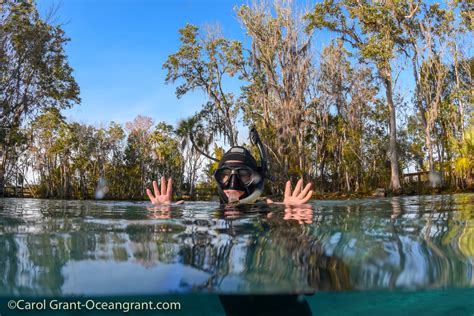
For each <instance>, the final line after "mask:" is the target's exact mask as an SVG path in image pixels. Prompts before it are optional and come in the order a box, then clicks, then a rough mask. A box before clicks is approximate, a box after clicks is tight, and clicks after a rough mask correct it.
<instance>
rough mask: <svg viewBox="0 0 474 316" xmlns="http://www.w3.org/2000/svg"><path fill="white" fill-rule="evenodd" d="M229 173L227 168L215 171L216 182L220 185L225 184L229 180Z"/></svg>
mask: <svg viewBox="0 0 474 316" xmlns="http://www.w3.org/2000/svg"><path fill="white" fill-rule="evenodd" d="M231 173H232V170H231V169H228V168H223V169H218V170H217V171H216V180H217V181H218V182H219V183H221V184H226V183H227V182H228V181H229V179H230V175H231Z"/></svg>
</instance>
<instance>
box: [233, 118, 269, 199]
mask: <svg viewBox="0 0 474 316" xmlns="http://www.w3.org/2000/svg"><path fill="white" fill-rule="evenodd" d="M249 138H250V142H251V143H252V144H253V145H254V146H257V148H258V152H259V154H260V167H259V168H258V169H260V176H261V181H260V182H259V185H258V186H257V187H256V188H255V190H254V191H253V193H251V194H250V195H249V196H247V197H245V198H243V199H241V200H239V204H251V203H255V201H256V200H257V199H258V198H259V197H260V196H261V195H262V192H263V185H264V180H265V178H266V177H268V176H267V173H268V164H267V151H266V149H265V147H264V146H263V143H262V141H261V140H260V135H258V132H257V129H256V128H255V127H252V128H251V129H250V132H249Z"/></svg>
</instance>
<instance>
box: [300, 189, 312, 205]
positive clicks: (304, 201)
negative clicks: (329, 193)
mask: <svg viewBox="0 0 474 316" xmlns="http://www.w3.org/2000/svg"><path fill="white" fill-rule="evenodd" d="M312 196H313V190H311V191H309V192H308V194H307V195H306V196H305V198H304V199H302V200H301V204H304V203H306V202H308V201H309V199H311V197H312Z"/></svg>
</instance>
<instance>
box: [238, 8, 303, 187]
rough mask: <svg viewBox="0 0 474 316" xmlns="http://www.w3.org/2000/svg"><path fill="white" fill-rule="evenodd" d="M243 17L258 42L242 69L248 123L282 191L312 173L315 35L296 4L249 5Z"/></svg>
mask: <svg viewBox="0 0 474 316" xmlns="http://www.w3.org/2000/svg"><path fill="white" fill-rule="evenodd" d="M237 15H238V17H239V20H240V22H241V23H242V25H243V27H244V29H245V31H246V33H247V35H249V36H250V37H251V39H252V43H251V50H250V51H249V55H248V56H247V58H246V63H245V64H241V65H240V66H241V68H240V73H241V78H242V79H245V80H246V81H247V82H248V85H246V86H244V87H243V88H242V91H243V96H242V99H241V104H242V108H243V111H244V115H245V119H246V121H247V122H248V123H249V124H251V125H256V127H257V128H258V129H259V130H260V131H261V134H262V135H261V137H262V139H263V141H264V143H265V144H266V145H267V146H268V148H269V153H270V159H271V160H272V165H273V168H272V172H273V173H276V174H277V175H279V177H278V178H280V181H279V183H278V184H277V185H276V187H277V188H278V189H281V188H282V187H283V183H284V181H285V180H286V179H287V178H288V176H295V177H296V176H298V177H304V176H306V173H307V165H308V160H307V157H308V151H307V148H306V146H305V144H306V139H307V129H308V126H309V122H308V120H307V111H308V107H309V104H310V100H309V98H308V89H309V86H310V82H311V71H312V63H311V59H312V54H311V35H307V34H305V33H304V30H303V29H302V27H301V26H302V25H303V15H302V14H301V13H299V12H297V11H296V10H295V11H294V6H293V3H292V2H291V1H290V2H284V1H275V2H274V3H273V5H272V6H266V5H265V4H264V3H263V2H262V3H260V4H254V5H253V6H251V7H250V6H247V5H243V6H241V7H240V8H238V10H237Z"/></svg>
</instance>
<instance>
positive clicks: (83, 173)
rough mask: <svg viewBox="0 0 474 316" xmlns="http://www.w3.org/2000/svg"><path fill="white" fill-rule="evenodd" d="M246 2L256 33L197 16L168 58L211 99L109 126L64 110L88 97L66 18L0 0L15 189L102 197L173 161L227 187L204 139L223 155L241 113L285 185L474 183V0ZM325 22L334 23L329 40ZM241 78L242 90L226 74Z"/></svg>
mask: <svg viewBox="0 0 474 316" xmlns="http://www.w3.org/2000/svg"><path fill="white" fill-rule="evenodd" d="M235 12H236V16H237V18H238V20H239V22H240V23H241V26H242V28H243V30H244V31H245V34H246V36H248V38H249V45H248V46H246V45H244V43H243V42H240V41H237V40H232V39H228V38H226V37H225V36H224V35H223V34H222V33H221V32H220V30H219V28H218V27H209V28H207V29H206V30H205V31H202V30H201V29H199V28H198V27H197V26H195V25H190V24H188V25H185V26H184V27H183V28H181V29H180V30H179V36H180V46H179V47H178V48H177V50H176V52H175V53H174V54H172V55H170V56H169V57H168V59H167V60H166V61H165V62H164V65H163V68H164V69H165V71H166V72H167V77H166V82H167V83H176V84H178V86H177V88H176V95H177V97H178V98H179V97H181V96H183V95H185V94H187V93H190V92H192V91H198V90H199V91H202V92H204V93H205V95H206V97H207V100H206V102H205V104H203V106H202V109H201V110H200V111H199V112H198V113H196V114H195V115H194V116H193V117H190V118H183V120H182V121H181V122H180V123H179V124H178V125H177V126H172V125H169V124H167V123H165V122H158V123H155V122H153V120H152V119H151V118H149V117H145V116H137V117H136V118H135V119H134V120H133V121H131V122H128V123H126V124H124V125H121V124H118V123H111V124H110V125H109V126H107V127H94V126H90V125H86V124H80V123H77V122H68V121H66V120H65V118H64V117H63V116H62V115H61V109H64V108H68V107H72V106H73V105H75V104H78V103H80V99H79V87H78V85H77V83H76V82H75V80H74V78H73V76H72V69H71V67H70V66H69V64H68V62H67V56H66V55H65V52H64V45H65V43H66V42H67V41H68V39H67V38H66V36H65V34H64V32H63V31H62V30H61V28H60V27H59V26H54V25H51V23H49V22H48V20H47V19H46V20H43V19H41V18H40V16H39V14H38V12H37V11H36V8H35V5H34V3H32V2H31V1H26V0H7V1H6V2H5V3H4V4H2V6H1V13H0V14H1V15H0V23H1V25H0V28H1V31H0V62H1V64H0V71H1V81H0V89H1V91H0V92H1V99H0V114H1V117H0V190H2V191H3V188H4V187H5V186H7V185H14V186H27V187H30V188H31V191H32V192H33V194H34V195H35V196H42V197H61V198H91V197H93V196H94V193H95V191H96V188H97V184H98V183H105V184H104V185H103V187H106V188H107V191H108V193H107V197H108V198H116V199H140V198H142V197H143V195H144V192H145V191H144V188H145V186H146V185H148V184H149V183H150V182H151V180H153V179H156V178H158V177H160V176H162V175H165V176H172V177H173V179H174V183H175V188H176V193H177V194H178V195H188V196H190V197H196V195H197V194H200V192H203V191H204V192H206V190H207V191H209V190H211V189H212V188H213V181H212V173H213V171H214V169H215V167H216V166H215V164H213V163H212V162H211V161H210V160H208V159H207V158H206V157H205V155H203V154H202V153H201V152H200V151H199V150H197V149H196V148H195V147H194V146H193V143H195V144H197V145H198V147H199V148H200V150H201V151H203V152H204V154H206V155H211V156H215V157H217V158H219V156H221V155H222V154H223V150H225V149H226V148H221V147H219V146H218V145H216V140H220V141H221V142H224V144H225V146H233V145H237V144H238V140H239V138H238V135H239V132H240V133H242V131H241V130H239V127H238V126H239V124H238V121H239V120H240V119H242V120H243V123H244V124H245V125H246V126H252V125H254V126H256V127H257V129H258V130H259V132H260V134H261V138H262V140H263V142H264V143H265V144H266V146H267V149H268V152H269V156H270V157H269V159H270V163H269V165H270V168H271V169H270V172H271V173H272V175H274V176H275V177H276V179H277V180H276V181H274V182H270V183H269V184H268V187H267V190H268V193H269V194H276V195H278V194H281V193H282V192H281V190H282V188H283V187H284V185H283V183H284V181H286V180H287V179H289V178H290V179H296V178H299V177H303V178H305V180H306V181H312V182H313V183H315V187H316V191H317V192H318V193H324V192H346V193H359V194H364V193H367V192H371V191H372V190H374V189H377V188H385V189H387V190H391V191H392V192H393V193H395V194H398V193H400V192H402V190H405V191H409V190H410V188H409V186H408V185H407V184H405V183H404V181H403V180H404V179H403V177H402V176H403V170H408V169H409V168H410V169H411V170H417V171H430V172H431V173H437V174H438V175H440V176H441V177H442V178H443V181H442V183H443V185H444V187H446V188H450V189H461V190H465V189H467V188H469V187H470V186H473V184H474V90H473V75H474V57H473V56H471V55H469V53H470V52H471V50H472V43H473V42H474V41H472V32H473V31H474V16H473V15H474V13H473V11H472V6H471V5H470V3H469V1H467V0H458V1H450V2H448V3H446V4H439V3H428V2H423V1H420V0H410V1H408V0H395V1H364V0H362V1H352V0H338V1H329V0H326V1H323V2H320V3H317V4H316V5H315V6H314V7H313V8H310V9H309V10H307V11H303V10H302V8H299V7H298V6H297V5H296V3H291V2H288V1H275V2H273V3H272V4H267V3H263V2H262V3H255V4H254V5H252V6H247V5H243V6H240V7H237V8H235ZM316 30H323V31H324V32H327V33H328V34H330V35H331V36H332V40H331V41H330V43H329V44H328V45H327V46H326V47H324V48H322V49H321V50H320V51H318V52H317V51H316V46H317V45H315V44H317V43H319V42H320V39H319V38H318V34H320V33H319V32H315V31H316ZM229 79H232V80H236V81H238V82H239V83H240V90H239V91H235V90H229V89H226V87H227V85H226V84H225V83H226V82H227V81H228V80H229ZM401 81H403V84H402V83H401ZM407 84H408V85H410V87H409V88H406V87H405V86H406V85H407ZM402 86H403V88H402ZM201 194H202V193H201ZM198 198H199V196H198Z"/></svg>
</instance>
